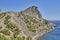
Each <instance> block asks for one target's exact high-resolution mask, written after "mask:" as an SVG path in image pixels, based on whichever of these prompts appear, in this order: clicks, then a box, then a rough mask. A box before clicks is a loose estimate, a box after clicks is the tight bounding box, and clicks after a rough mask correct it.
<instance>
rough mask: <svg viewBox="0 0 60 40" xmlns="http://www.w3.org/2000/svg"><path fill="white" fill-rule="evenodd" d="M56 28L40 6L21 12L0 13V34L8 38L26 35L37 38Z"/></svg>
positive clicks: (35, 39)
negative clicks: (43, 15) (42, 12)
mask: <svg viewBox="0 0 60 40" xmlns="http://www.w3.org/2000/svg"><path fill="white" fill-rule="evenodd" d="M54 29H55V24H53V23H51V22H49V21H47V20H46V19H43V17H42V15H41V13H40V12H39V10H38V7H36V6H32V7H29V8H27V9H26V10H24V11H21V12H11V11H10V12H1V13H0V34H1V35H4V36H5V37H7V38H11V37H14V38H16V37H21V39H20V40H22V38H23V37H24V40H29V39H28V38H30V40H37V39H38V37H41V36H43V35H45V34H46V33H48V32H51V31H53V30H54Z"/></svg>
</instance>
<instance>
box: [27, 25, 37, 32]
mask: <svg viewBox="0 0 60 40" xmlns="http://www.w3.org/2000/svg"><path fill="white" fill-rule="evenodd" d="M27 28H28V29H29V31H31V32H36V30H35V29H34V27H33V26H31V25H27Z"/></svg>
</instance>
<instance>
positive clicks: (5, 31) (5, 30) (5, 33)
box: [1, 29, 11, 35]
mask: <svg viewBox="0 0 60 40" xmlns="http://www.w3.org/2000/svg"><path fill="white" fill-rule="evenodd" d="M1 33H3V34H4V35H10V34H11V33H10V31H9V30H8V29H3V30H2V31H1Z"/></svg>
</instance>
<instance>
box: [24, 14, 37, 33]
mask: <svg viewBox="0 0 60 40" xmlns="http://www.w3.org/2000/svg"><path fill="white" fill-rule="evenodd" d="M31 22H32V23H34V24H37V23H38V21H37V20H36V19H33V18H32V17H30V16H28V15H27V16H26V18H25V23H27V28H28V29H29V31H31V32H36V29H35V26H33V25H31Z"/></svg>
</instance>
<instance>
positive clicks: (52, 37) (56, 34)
mask: <svg viewBox="0 0 60 40" xmlns="http://www.w3.org/2000/svg"><path fill="white" fill-rule="evenodd" d="M52 22H53V23H55V24H56V27H55V30H54V31H53V32H50V33H48V34H46V35H44V36H43V40H60V21H52Z"/></svg>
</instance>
